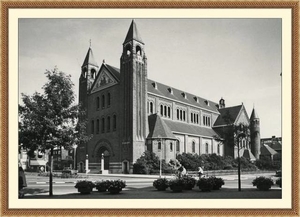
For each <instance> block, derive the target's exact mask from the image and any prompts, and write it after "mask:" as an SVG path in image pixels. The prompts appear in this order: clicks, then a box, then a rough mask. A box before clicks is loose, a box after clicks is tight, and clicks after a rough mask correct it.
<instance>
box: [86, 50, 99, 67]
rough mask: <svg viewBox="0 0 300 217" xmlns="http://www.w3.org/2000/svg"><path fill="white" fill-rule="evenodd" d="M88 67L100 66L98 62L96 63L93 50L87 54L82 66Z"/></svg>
mask: <svg viewBox="0 0 300 217" xmlns="http://www.w3.org/2000/svg"><path fill="white" fill-rule="evenodd" d="M86 65H93V66H97V67H98V64H97V62H96V61H95V58H94V54H93V51H92V48H89V49H88V52H87V54H86V56H85V59H84V61H83V63H82V66H86Z"/></svg>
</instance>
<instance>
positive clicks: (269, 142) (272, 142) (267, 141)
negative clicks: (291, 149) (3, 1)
mask: <svg viewBox="0 0 300 217" xmlns="http://www.w3.org/2000/svg"><path fill="white" fill-rule="evenodd" d="M260 141H261V145H262V147H263V145H264V146H268V147H269V148H270V149H272V150H273V151H275V152H276V153H277V154H275V155H273V157H272V159H274V160H279V159H281V155H282V138H281V137H276V136H272V137H271V138H262V139H261V140H260Z"/></svg>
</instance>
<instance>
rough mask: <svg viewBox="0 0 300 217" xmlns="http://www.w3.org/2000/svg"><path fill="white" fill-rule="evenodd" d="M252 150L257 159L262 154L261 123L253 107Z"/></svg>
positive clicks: (251, 119)
mask: <svg viewBox="0 0 300 217" xmlns="http://www.w3.org/2000/svg"><path fill="white" fill-rule="evenodd" d="M250 134H251V152H252V153H253V154H254V156H255V158H256V159H259V155H260V123H259V117H258V115H257V112H256V110H255V109H254V108H253V110H252V113H251V117H250Z"/></svg>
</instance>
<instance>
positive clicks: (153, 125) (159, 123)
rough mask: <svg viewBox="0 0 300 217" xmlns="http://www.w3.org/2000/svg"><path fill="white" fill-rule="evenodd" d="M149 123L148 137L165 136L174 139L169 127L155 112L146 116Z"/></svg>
mask: <svg viewBox="0 0 300 217" xmlns="http://www.w3.org/2000/svg"><path fill="white" fill-rule="evenodd" d="M148 123H149V135H148V136H147V138H148V139H155V138H165V139H176V137H175V136H174V134H173V133H172V132H171V130H170V128H169V127H168V126H167V125H166V123H165V122H164V121H163V120H162V119H161V117H160V116H159V115H157V114H153V115H150V116H149V117H148Z"/></svg>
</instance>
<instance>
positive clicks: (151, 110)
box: [150, 102, 153, 114]
mask: <svg viewBox="0 0 300 217" xmlns="http://www.w3.org/2000/svg"><path fill="white" fill-rule="evenodd" d="M150 114H153V102H150Z"/></svg>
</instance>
